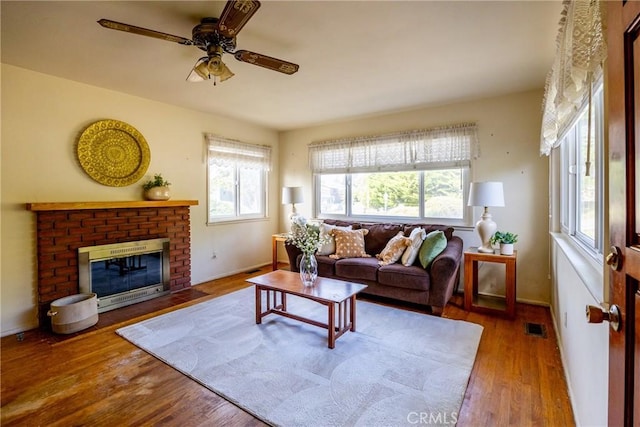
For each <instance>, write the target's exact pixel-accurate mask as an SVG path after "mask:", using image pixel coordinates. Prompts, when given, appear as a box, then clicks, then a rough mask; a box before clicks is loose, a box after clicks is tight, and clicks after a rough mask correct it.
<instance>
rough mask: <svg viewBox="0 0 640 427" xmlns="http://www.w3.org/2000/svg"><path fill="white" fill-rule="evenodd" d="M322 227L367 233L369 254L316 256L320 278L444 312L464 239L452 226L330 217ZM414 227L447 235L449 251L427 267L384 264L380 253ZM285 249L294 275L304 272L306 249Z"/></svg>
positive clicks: (454, 285)
mask: <svg viewBox="0 0 640 427" xmlns="http://www.w3.org/2000/svg"><path fill="white" fill-rule="evenodd" d="M323 223H324V224H328V225H329V226H333V227H337V228H344V229H347V228H351V229H353V230H358V229H363V231H362V233H366V234H365V235H364V250H365V251H366V254H367V255H363V256H361V257H354V258H351V257H348V258H339V259H336V256H335V255H319V254H316V259H317V261H318V275H319V276H321V277H329V278H333V279H338V280H346V281H350V282H356V283H362V284H365V285H367V286H368V287H367V288H366V289H365V290H364V291H363V292H362V293H363V294H368V295H373V296H377V297H383V298H389V299H393V300H398V301H403V302H409V303H414V304H419V305H422V306H427V307H428V311H430V312H431V313H433V314H435V315H438V316H440V315H441V314H442V311H443V309H444V307H445V306H446V304H447V302H448V301H449V299H450V298H451V296H452V295H453V292H454V291H455V290H456V288H457V284H458V281H459V277H460V264H461V260H462V249H463V242H462V239H461V238H460V237H458V236H454V235H453V228H451V227H448V226H445V225H436V224H396V223H367V222H358V221H343V220H329V219H327V220H323ZM415 228H423V229H424V230H425V233H430V232H432V231H437V230H440V231H442V232H443V234H444V236H445V237H446V247H444V249H443V250H442V252H441V253H439V254H438V255H437V256H435V258H434V259H433V261H431V263H430V264H429V265H428V266H427V268H423V266H422V265H421V262H420V260H419V259H416V260H415V262H413V263H412V264H411V265H409V266H405V265H403V264H402V263H401V262H393V263H390V264H388V265H381V260H380V259H378V258H376V255H378V254H380V253H381V252H383V250H385V249H386V248H385V246H387V243H389V241H390V240H391V239H393V238H394V237H395V236H406V237H409V236H410V235H411V234H412V231H413V230H414V229H415ZM417 231H420V230H417ZM400 232H401V233H400ZM420 232H421V231H420ZM362 233H361V234H362ZM399 233H400V234H399ZM399 238H402V237H399ZM443 246H444V244H443ZM285 248H286V251H287V255H288V257H289V265H290V269H291V271H294V272H298V271H300V270H299V265H300V264H299V263H300V258H301V256H302V253H301V251H300V250H299V249H298V248H297V247H296V246H294V245H292V244H290V243H285Z"/></svg>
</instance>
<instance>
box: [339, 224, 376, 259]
mask: <svg viewBox="0 0 640 427" xmlns="http://www.w3.org/2000/svg"><path fill="white" fill-rule="evenodd" d="M368 232H369V231H368V230H341V229H339V228H334V229H333V230H331V233H332V234H333V236H334V237H335V239H336V253H334V254H333V255H329V256H330V257H331V258H333V259H340V258H360V257H363V258H366V257H370V256H371V255H369V254H367V252H366V251H365V250H364V248H365V246H364V236H365V235H366V234H367V233H368Z"/></svg>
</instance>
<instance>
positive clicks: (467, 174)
mask: <svg viewBox="0 0 640 427" xmlns="http://www.w3.org/2000/svg"><path fill="white" fill-rule="evenodd" d="M445 169H460V170H461V173H462V206H463V209H462V218H445V217H427V216H425V208H424V205H425V193H424V174H425V173H426V172H429V171H435V170H445ZM396 172H417V173H418V174H419V183H418V191H419V193H420V194H419V197H418V199H419V201H418V216H388V215H362V214H359V215H354V214H353V212H352V205H353V198H352V196H353V194H352V187H351V185H352V179H351V176H352V174H351V173H335V174H331V173H326V174H322V173H316V174H313V212H314V217H316V218H319V219H336V220H339V219H344V220H355V221H367V222H407V223H412V222H414V223H420V222H427V223H438V224H445V225H451V226H471V225H472V222H473V207H471V206H467V203H466V201H467V199H468V198H469V185H470V183H471V166H456V167H441V168H425V169H419V170H416V169H406V170H398V171H396ZM358 173H362V172H358ZM365 173H377V172H365ZM380 173H384V171H381V172H380ZM323 175H345V213H344V214H327V213H322V212H320V207H321V182H320V180H321V177H322V176H323Z"/></svg>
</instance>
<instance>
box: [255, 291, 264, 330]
mask: <svg viewBox="0 0 640 427" xmlns="http://www.w3.org/2000/svg"><path fill="white" fill-rule="evenodd" d="M255 287H256V324H258V325H259V324H261V323H262V291H261V289H260V286H258V285H255Z"/></svg>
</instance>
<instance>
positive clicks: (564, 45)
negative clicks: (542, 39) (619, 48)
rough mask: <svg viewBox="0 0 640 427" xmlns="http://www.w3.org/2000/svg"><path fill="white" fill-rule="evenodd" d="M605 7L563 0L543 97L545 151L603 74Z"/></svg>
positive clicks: (542, 150) (582, 0)
mask: <svg viewBox="0 0 640 427" xmlns="http://www.w3.org/2000/svg"><path fill="white" fill-rule="evenodd" d="M603 11H604V8H603V7H601V4H600V2H599V1H598V0H565V1H564V2H563V10H562V16H561V19H560V23H559V25H560V29H559V31H558V36H557V39H556V44H557V51H556V56H555V59H554V62H553V66H552V68H551V71H550V72H549V74H548V75H547V81H546V87H545V94H544V100H543V113H542V130H541V135H540V139H541V141H540V153H541V154H544V155H549V154H550V152H551V149H552V148H553V147H555V146H556V144H557V143H558V138H559V137H560V136H562V133H563V132H564V131H565V130H566V128H567V127H568V126H569V125H570V124H571V122H572V121H573V119H574V117H575V114H576V113H577V111H578V110H579V108H580V107H581V106H582V105H584V103H585V102H590V96H591V90H592V87H593V84H594V82H596V81H597V80H598V79H599V78H600V76H601V75H602V66H603V62H604V60H605V58H606V56H607V54H606V43H605V39H604V30H603V16H602V14H603Z"/></svg>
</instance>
